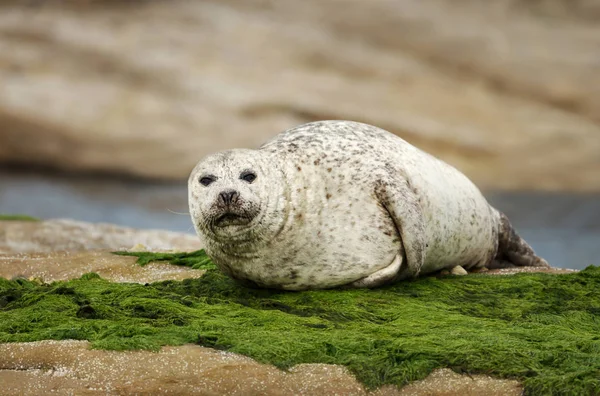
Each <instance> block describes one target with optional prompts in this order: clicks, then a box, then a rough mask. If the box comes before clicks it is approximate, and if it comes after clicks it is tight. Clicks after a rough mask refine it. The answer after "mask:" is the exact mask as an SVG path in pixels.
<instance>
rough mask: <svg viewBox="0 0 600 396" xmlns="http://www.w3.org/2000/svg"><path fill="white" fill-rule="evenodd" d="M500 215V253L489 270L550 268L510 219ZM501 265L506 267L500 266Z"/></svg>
mask: <svg viewBox="0 0 600 396" xmlns="http://www.w3.org/2000/svg"><path fill="white" fill-rule="evenodd" d="M498 213H499V214H500V229H499V232H498V253H496V257H495V258H494V261H493V263H492V264H491V265H490V266H488V268H490V269H491V268H507V267H511V265H510V264H512V265H513V266H517V267H549V266H550V265H549V264H548V262H547V261H546V260H544V259H543V258H541V257H538V256H537V255H536V254H535V252H534V251H533V249H532V248H531V246H529V244H528V243H527V242H525V240H524V239H523V238H521V237H520V236H519V235H518V234H517V232H516V231H515V229H514V228H513V226H512V225H511V224H510V221H508V217H506V215H505V214H504V213H502V212H498ZM500 263H502V264H504V265H499V264H500Z"/></svg>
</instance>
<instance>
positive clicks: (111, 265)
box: [0, 251, 204, 283]
mask: <svg viewBox="0 0 600 396" xmlns="http://www.w3.org/2000/svg"><path fill="white" fill-rule="evenodd" d="M135 260H136V257H127V256H117V255H114V254H112V253H110V252H107V251H85V252H68V251H66V252H65V251H63V252H51V253H19V254H13V255H10V254H0V278H7V279H13V278H15V277H21V278H26V279H32V278H35V279H39V280H40V281H42V282H55V281H61V280H68V279H76V278H79V277H81V276H82V275H83V274H86V273H89V272H95V273H97V274H98V275H100V276H101V277H102V278H105V279H108V280H110V281H113V282H136V283H149V282H158V281H163V280H182V279H187V278H198V277H200V276H202V274H204V271H201V270H194V269H191V268H187V267H179V266H176V265H172V264H168V263H159V262H154V263H150V264H147V265H145V266H143V267H142V266H140V265H138V264H136V263H135Z"/></svg>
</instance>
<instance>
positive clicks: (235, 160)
mask: <svg viewBox="0 0 600 396" xmlns="http://www.w3.org/2000/svg"><path fill="white" fill-rule="evenodd" d="M265 164H266V163H265V161H264V160H262V158H261V156H260V154H259V153H258V152H256V151H253V150H229V151H224V152H221V153H217V154H214V155H211V156H209V157H207V158H205V159H204V160H202V161H200V162H199V163H198V165H196V167H195V168H194V170H193V171H192V173H191V175H190V178H189V181H188V189H189V205H190V214H191V216H192V220H193V222H194V226H195V227H196V230H197V232H198V233H199V234H201V235H202V236H204V237H207V238H209V239H216V240H221V241H226V240H237V239H240V238H239V237H241V236H243V235H244V234H248V233H249V232H252V231H253V232H254V233H256V232H257V231H260V230H256V228H257V226H258V224H259V223H260V219H261V218H262V217H263V216H264V214H265V210H266V209H267V208H266V206H268V202H269V196H268V193H269V188H266V186H265V183H268V176H269V169H268V167H266V166H265Z"/></svg>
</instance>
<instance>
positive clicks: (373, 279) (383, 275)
mask: <svg viewBox="0 0 600 396" xmlns="http://www.w3.org/2000/svg"><path fill="white" fill-rule="evenodd" d="M401 266H402V256H401V255H397V256H396V257H395V258H394V260H393V261H392V263H391V264H390V265H388V266H387V267H385V268H382V269H380V270H379V271H377V272H374V273H372V274H371V275H369V276H367V277H364V278H362V279H359V280H357V281H354V282H352V283H350V284H349V285H348V286H349V287H357V288H374V287H379V286H383V285H385V284H387V283H391V282H393V281H394V280H395V278H396V275H398V272H399V271H400V267H401Z"/></svg>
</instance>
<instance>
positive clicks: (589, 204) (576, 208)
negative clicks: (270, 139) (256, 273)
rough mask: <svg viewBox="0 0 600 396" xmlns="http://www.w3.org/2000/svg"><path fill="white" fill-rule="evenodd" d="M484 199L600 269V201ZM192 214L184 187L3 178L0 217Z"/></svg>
mask: <svg viewBox="0 0 600 396" xmlns="http://www.w3.org/2000/svg"><path fill="white" fill-rule="evenodd" d="M485 195H486V197H487V198H488V200H489V201H490V202H491V203H492V204H493V205H494V206H495V207H496V208H498V209H500V210H501V211H503V212H504V213H506V214H507V216H508V217H509V218H510V220H511V222H512V223H513V225H515V227H516V228H517V230H518V231H519V233H520V234H521V235H522V236H523V237H524V238H525V239H526V240H527V241H528V242H529V243H530V244H531V245H532V246H533V248H534V249H535V251H536V252H537V253H538V254H539V255H540V256H542V257H544V258H546V259H547V260H548V261H549V262H550V263H551V264H552V265H553V266H556V267H563V268H576V269H582V268H585V267H586V266H588V265H590V264H596V265H600V195H574V194H549V193H495V192H486V193H485ZM187 211H188V209H187V189H186V186H185V183H184V182H182V183H174V184H158V183H147V182H141V181H137V180H114V179H110V178H103V177H97V176H94V177H83V176H77V177H65V176H60V175H43V176H40V175H38V174H35V173H24V172H20V173H14V172H13V173H9V172H1V171H0V213H19V214H28V215H31V216H36V217H40V218H46V219H47V218H72V219H76V220H83V221H89V222H107V223H114V224H120V225H124V226H130V227H136V228H156V229H165V230H172V231H180V232H189V233H193V229H192V223H191V221H190V218H189V216H188V215H187ZM174 212H178V213H182V214H177V213H174Z"/></svg>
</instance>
